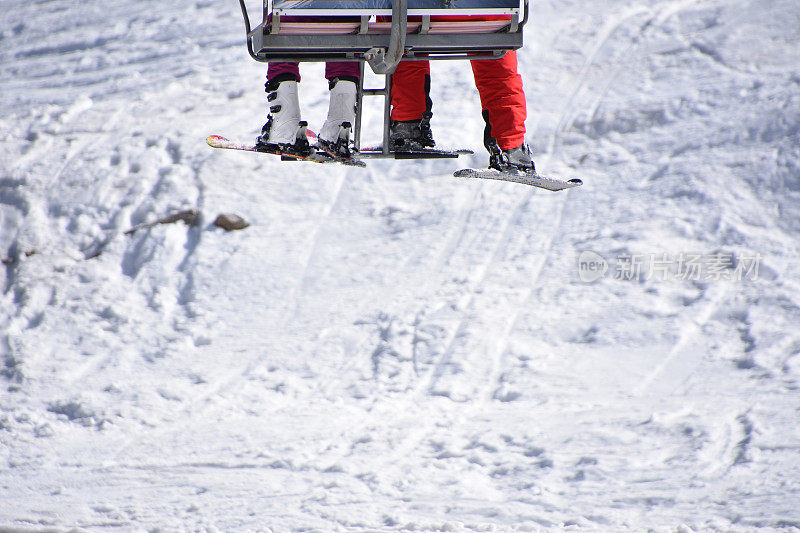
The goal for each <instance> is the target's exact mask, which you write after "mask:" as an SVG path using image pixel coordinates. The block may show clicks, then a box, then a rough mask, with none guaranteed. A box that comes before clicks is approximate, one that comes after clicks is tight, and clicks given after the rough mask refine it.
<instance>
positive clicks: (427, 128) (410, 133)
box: [389, 111, 436, 152]
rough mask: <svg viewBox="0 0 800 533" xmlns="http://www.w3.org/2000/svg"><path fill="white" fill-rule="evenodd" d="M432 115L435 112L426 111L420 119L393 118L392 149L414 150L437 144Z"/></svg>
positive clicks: (391, 129) (391, 130)
mask: <svg viewBox="0 0 800 533" xmlns="http://www.w3.org/2000/svg"><path fill="white" fill-rule="evenodd" d="M432 116H433V113H431V112H430V111H425V112H424V113H423V114H422V118H421V119H419V120H403V121H401V120H393V121H392V122H391V124H390V126H389V142H390V145H391V148H392V150H395V151H397V152H413V151H419V150H424V149H425V148H433V147H434V146H436V142H434V140H433V132H432V131H431V117H432Z"/></svg>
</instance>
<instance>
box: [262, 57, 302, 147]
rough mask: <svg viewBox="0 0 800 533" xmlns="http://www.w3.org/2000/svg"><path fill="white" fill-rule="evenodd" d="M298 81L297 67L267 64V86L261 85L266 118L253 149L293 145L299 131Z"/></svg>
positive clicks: (283, 64)
mask: <svg viewBox="0 0 800 533" xmlns="http://www.w3.org/2000/svg"><path fill="white" fill-rule="evenodd" d="M299 81H300V69H299V68H298V65H297V63H270V65H269V68H268V71H267V83H266V84H265V85H264V88H265V90H266V93H267V102H268V104H269V116H268V117H267V123H266V124H264V127H263V128H261V135H259V137H258V138H257V139H256V147H265V148H268V149H275V148H281V149H288V147H290V146H294V145H295V144H296V141H297V135H298V131H299V130H300V100H299V98H298V95H297V83H298V82H299ZM303 141H305V139H303Z"/></svg>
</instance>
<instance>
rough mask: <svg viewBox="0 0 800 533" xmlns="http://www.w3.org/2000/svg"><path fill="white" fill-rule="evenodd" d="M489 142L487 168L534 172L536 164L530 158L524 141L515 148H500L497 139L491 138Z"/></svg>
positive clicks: (529, 151)
mask: <svg viewBox="0 0 800 533" xmlns="http://www.w3.org/2000/svg"><path fill="white" fill-rule="evenodd" d="M492 141H493V142H491V143H489V146H487V148H488V149H489V168H494V169H496V170H499V171H500V172H510V171H517V172H525V173H526V174H535V173H536V166H535V165H534V164H533V160H532V159H531V150H530V148H528V145H527V144H525V143H524V142H523V143H522V144H521V145H519V146H517V147H516V148H511V149H509V150H501V149H500V146H498V144H497V141H495V140H494V139H492Z"/></svg>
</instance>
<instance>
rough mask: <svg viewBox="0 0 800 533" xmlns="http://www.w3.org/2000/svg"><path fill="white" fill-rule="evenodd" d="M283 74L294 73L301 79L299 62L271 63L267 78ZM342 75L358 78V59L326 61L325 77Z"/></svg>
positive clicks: (298, 79)
mask: <svg viewBox="0 0 800 533" xmlns="http://www.w3.org/2000/svg"><path fill="white" fill-rule="evenodd" d="M281 74H293V75H294V77H295V78H297V81H300V65H298V64H297V63H270V64H269V67H268V69H267V80H271V79H273V78H274V77H276V76H279V75H281ZM341 76H352V77H353V78H358V61H328V62H327V63H325V78H327V79H329V80H330V79H333V78H336V77H341Z"/></svg>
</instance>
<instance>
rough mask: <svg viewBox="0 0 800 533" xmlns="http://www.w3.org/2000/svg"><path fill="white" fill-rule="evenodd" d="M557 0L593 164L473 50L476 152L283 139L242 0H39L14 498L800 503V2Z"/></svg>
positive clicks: (296, 526) (548, 8) (50, 524)
mask: <svg viewBox="0 0 800 533" xmlns="http://www.w3.org/2000/svg"><path fill="white" fill-rule="evenodd" d="M535 4H536V5H535V16H534V18H533V19H532V21H531V23H530V25H529V27H528V29H527V30H526V47H525V49H524V50H522V51H521V52H520V54H519V60H520V71H521V73H522V75H523V77H524V81H525V87H526V94H527V97H528V103H529V109H528V114H529V117H528V122H527V126H528V140H529V141H530V143H531V144H532V145H533V147H534V149H535V156H536V163H537V167H538V168H539V169H540V170H542V171H545V172H546V173H550V174H556V175H562V176H565V177H572V176H578V177H581V178H582V179H583V180H584V183H585V184H584V186H583V187H581V188H579V189H576V190H572V191H569V192H563V193H557V194H553V193H548V192H545V191H539V190H534V189H530V188H526V187H524V186H520V185H514V184H505V183H496V182H482V181H467V180H459V179H456V178H453V177H452V176H451V173H452V172H453V170H455V169H456V168H459V167H461V166H482V165H485V164H486V159H487V158H486V156H485V154H483V153H481V150H479V148H480V144H481V134H482V122H481V118H480V109H479V104H478V99H477V95H476V93H475V90H474V85H473V83H472V80H471V72H470V69H469V66H468V65H466V64H464V63H460V62H437V63H435V64H434V65H433V89H432V91H433V99H434V114H435V116H434V120H433V128H434V134H435V136H436V137H437V138H438V140H439V141H440V142H442V143H444V144H455V143H456V142H457V143H464V144H466V145H469V146H472V147H474V148H475V149H476V152H477V153H476V155H475V156H473V157H472V158H471V159H469V158H467V159H466V160H465V159H464V158H462V159H461V161H460V162H458V163H456V162H454V161H427V162H408V161H399V162H394V161H370V162H369V165H368V168H366V169H350V168H344V167H331V166H324V167H323V166H321V165H314V164H310V163H282V162H279V161H277V160H276V159H274V158H270V157H267V156H260V155H256V154H238V153H230V152H220V151H214V150H212V149H210V148H208V147H207V146H206V145H205V143H204V142H203V140H204V138H205V136H206V135H207V134H210V133H221V134H225V135H226V136H229V137H231V138H235V139H241V140H250V139H252V138H254V136H255V135H256V133H257V132H258V131H259V129H260V127H261V125H262V123H263V121H264V119H265V112H266V105H265V101H264V93H263V89H262V86H263V75H264V73H265V72H264V70H265V69H264V66H263V65H259V64H257V63H255V62H253V61H251V60H250V59H249V57H248V56H247V54H246V52H245V50H244V47H243V43H242V41H243V39H242V37H243V35H242V34H243V31H242V29H243V28H242V24H241V20H240V15H239V13H238V6H236V4H235V2H215V3H212V2H207V1H205V0H195V1H187V0H175V1H174V2H152V1H150V2H133V1H130V0H119V1H116V2H100V1H98V0H82V1H79V2H74V1H70V2H68V1H66V0H50V1H46V2H44V1H40V2H23V1H21V0H6V2H4V6H3V7H4V10H3V15H2V17H3V18H2V21H1V22H0V259H2V260H3V264H2V265H0V266H1V267H2V268H0V283H1V284H2V288H3V292H2V297H1V298H2V299H0V309H1V310H2V312H0V386H1V387H2V388H0V454H2V460H0V530H3V531H6V530H12V531H16V530H18V529H22V530H28V529H34V530H38V529H46V530H47V531H53V530H55V531H62V530H70V529H72V528H76V529H77V530H81V531H82V530H87V531H102V530H115V531H117V530H124V531H128V530H142V531H156V530H160V531H181V530H218V531H274V532H279V531H281V532H282V531H309V530H316V531H407V530H413V531H432V530H435V531H493V530H494V531H535V530H538V529H540V528H544V529H552V530H558V529H561V528H565V527H569V528H573V529H579V530H580V529H587V530H608V531H619V530H645V529H647V528H654V529H657V530H664V531H671V530H683V531H686V530H698V531H700V530H703V531H705V530H720V531H730V530H734V531H739V530H741V531H745V530H747V531H749V530H753V529H756V528H764V529H767V530H776V529H798V528H800V506H798V503H800V425H798V417H799V416H800V390H798V387H799V386H800V333H799V332H798V325H800V267H798V264H800V263H799V261H800V254H799V253H798V243H800V61H798V59H797V50H798V49H800V9H799V8H798V5H797V1H796V0H762V1H759V2H757V1H755V0H738V1H736V2H734V1H730V0H627V1H624V0H612V1H607V2H600V1H584V2H574V1H572V0H540V1H538V2H536V3H535ZM302 70H303V76H304V78H303V83H302V85H301V93H302V94H301V103H302V107H303V111H304V118H305V119H307V120H309V122H310V124H311V127H312V128H314V127H316V128H318V127H319V123H320V122H321V119H322V117H323V116H324V113H325V110H326V107H327V101H326V98H327V94H326V93H327V89H326V83H325V81H324V80H323V79H322V67H321V65H316V64H309V65H303V67H302ZM373 81H374V83H377V81H375V80H373ZM367 102H368V105H370V102H369V100H368V101H367ZM456 102H457V103H458V105H454V103H456ZM366 119H367V122H366V124H365V128H366V129H367V130H368V131H374V132H376V134H375V137H377V131H378V130H379V120H380V118H379V110H377V109H373V110H371V111H370V112H369V113H368V114H367V116H366ZM187 209H195V210H197V211H198V212H199V213H200V215H199V219H198V221H197V224H196V225H194V226H190V225H186V224H184V223H182V222H179V223H176V224H163V225H162V224H159V225H155V226H153V227H151V228H142V229H139V230H138V231H136V232H134V233H132V234H126V233H125V232H126V231H127V230H129V229H131V228H134V227H136V226H138V225H140V224H144V223H148V222H154V221H156V220H157V219H159V218H161V217H164V216H167V215H170V214H172V213H176V212H179V211H182V210H187ZM220 213H236V214H239V215H241V216H243V217H244V218H245V219H247V220H248V221H249V222H250V224H251V226H250V227H249V228H247V229H245V230H244V231H240V232H231V233H227V232H225V231H223V230H221V229H219V228H216V227H215V226H214V225H213V224H212V222H213V221H214V218H215V217H216V216H217V215H218V214H220ZM592 267H595V268H598V269H600V270H592ZM604 267H605V271H604V270H603V268H604ZM595 278H597V279H595Z"/></svg>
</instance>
